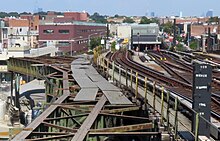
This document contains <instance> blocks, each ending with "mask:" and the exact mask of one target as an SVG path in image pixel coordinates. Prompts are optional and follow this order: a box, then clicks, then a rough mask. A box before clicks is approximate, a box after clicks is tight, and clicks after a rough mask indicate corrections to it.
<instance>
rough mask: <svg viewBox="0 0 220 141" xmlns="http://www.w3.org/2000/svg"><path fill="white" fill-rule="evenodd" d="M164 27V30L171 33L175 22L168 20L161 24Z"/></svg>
mask: <svg viewBox="0 0 220 141" xmlns="http://www.w3.org/2000/svg"><path fill="white" fill-rule="evenodd" d="M161 27H162V29H163V31H164V32H166V33H168V34H171V33H172V31H173V23H172V22H167V23H165V24H162V25H161Z"/></svg>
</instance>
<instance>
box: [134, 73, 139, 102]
mask: <svg viewBox="0 0 220 141" xmlns="http://www.w3.org/2000/svg"><path fill="white" fill-rule="evenodd" d="M135 98H138V72H136V89H135Z"/></svg>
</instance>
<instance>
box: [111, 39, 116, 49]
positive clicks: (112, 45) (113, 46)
mask: <svg viewBox="0 0 220 141" xmlns="http://www.w3.org/2000/svg"><path fill="white" fill-rule="evenodd" d="M115 46H116V41H114V42H112V43H111V51H113V52H114V51H116V48H115Z"/></svg>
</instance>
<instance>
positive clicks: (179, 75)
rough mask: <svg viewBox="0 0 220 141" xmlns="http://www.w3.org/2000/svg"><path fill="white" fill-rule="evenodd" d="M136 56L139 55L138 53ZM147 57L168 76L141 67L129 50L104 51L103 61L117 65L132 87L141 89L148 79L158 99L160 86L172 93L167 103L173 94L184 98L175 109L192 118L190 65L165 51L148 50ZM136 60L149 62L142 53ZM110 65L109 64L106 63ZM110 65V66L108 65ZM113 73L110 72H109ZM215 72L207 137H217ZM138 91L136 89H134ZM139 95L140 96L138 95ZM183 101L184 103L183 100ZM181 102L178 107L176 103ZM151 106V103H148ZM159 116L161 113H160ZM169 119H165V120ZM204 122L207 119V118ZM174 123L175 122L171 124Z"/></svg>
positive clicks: (218, 111) (218, 114) (219, 112)
mask: <svg viewBox="0 0 220 141" xmlns="http://www.w3.org/2000/svg"><path fill="white" fill-rule="evenodd" d="M138 55H139V54H138ZM149 56H150V58H151V59H152V60H154V61H155V62H156V63H157V64H158V65H160V66H161V68H163V69H165V70H166V71H167V72H168V73H169V74H170V75H171V77H168V76H166V75H164V74H163V73H162V72H160V71H159V70H152V69H151V68H149V67H148V66H144V65H142V64H140V63H138V62H135V61H134V60H133V59H132V52H127V51H120V52H116V53H114V54H111V53H109V54H107V56H106V58H108V59H107V60H109V61H112V62H114V63H113V64H117V65H118V67H117V68H118V69H115V70H116V71H118V73H119V74H120V72H121V71H122V70H123V71H122V72H123V73H122V72H121V74H122V75H124V76H127V75H128V76H129V77H130V81H133V82H136V86H137V85H138V86H140V87H142V88H143V89H146V84H145V83H146V81H145V80H146V79H147V80H148V84H147V89H148V90H149V91H151V92H153V93H155V94H157V95H158V97H160V98H161V99H162V100H164V99H167V95H166V97H165V98H164V96H163V95H161V92H162V88H163V87H164V88H165V89H166V92H168V93H172V94H173V97H172V98H171V99H173V102H168V103H169V104H170V103H171V104H172V105H173V106H174V105H175V104H174V103H175V102H174V99H175V98H176V97H177V98H179V99H184V100H183V101H184V102H180V104H179V106H178V108H179V110H180V111H182V113H184V115H186V116H187V117H188V118H189V119H191V117H192V113H193V112H195V111H193V110H192V105H191V102H192V75H191V73H192V71H193V70H192V64H191V62H187V61H184V60H183V58H182V56H181V55H178V54H172V55H169V53H163V54H162V53H161V54H160V53H157V52H150V53H149ZM139 58H140V61H143V62H145V61H149V60H147V59H146V58H145V57H144V56H142V57H141V56H139ZM107 60H106V61H105V62H106V63H105V64H108V61H107ZM109 64H111V63H109ZM112 68H114V67H112ZM112 75H113V74H112ZM218 75H219V74H218V73H214V75H213V82H212V89H213V94H212V101H211V109H212V119H211V122H212V124H211V123H209V126H211V130H212V131H211V136H213V137H214V138H215V139H219V127H220V126H219V120H220V107H219V104H220V103H219V102H220V101H219V97H220V96H219V83H218V82H216V81H215V77H216V76H218ZM153 84H156V85H157V86H158V87H157V88H158V90H156V91H155V90H154V85H153ZM136 90H138V89H136ZM137 93H138V92H137ZM142 97H143V95H142ZM185 101H187V102H185ZM180 105H181V106H180ZM152 106H153V107H154V106H155V105H154V104H153V105H152ZM162 118H163V116H162ZM167 120H168V121H169V119H166V120H165V121H166V122H167ZM207 123H208V121H207ZM174 126H175V125H174Z"/></svg>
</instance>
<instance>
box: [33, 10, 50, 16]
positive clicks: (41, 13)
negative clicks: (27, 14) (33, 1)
mask: <svg viewBox="0 0 220 141" xmlns="http://www.w3.org/2000/svg"><path fill="white" fill-rule="evenodd" d="M34 15H41V16H43V15H47V12H44V11H41V12H37V13H34Z"/></svg>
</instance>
